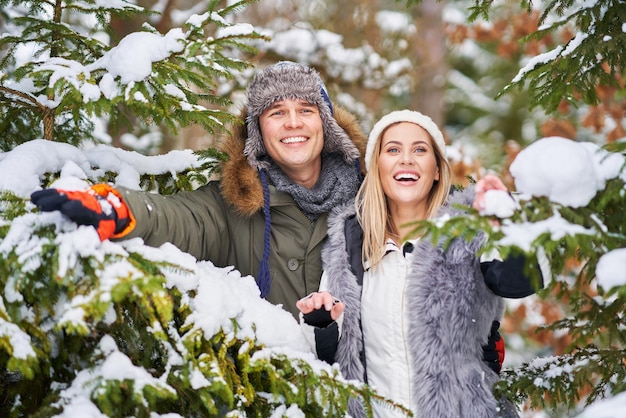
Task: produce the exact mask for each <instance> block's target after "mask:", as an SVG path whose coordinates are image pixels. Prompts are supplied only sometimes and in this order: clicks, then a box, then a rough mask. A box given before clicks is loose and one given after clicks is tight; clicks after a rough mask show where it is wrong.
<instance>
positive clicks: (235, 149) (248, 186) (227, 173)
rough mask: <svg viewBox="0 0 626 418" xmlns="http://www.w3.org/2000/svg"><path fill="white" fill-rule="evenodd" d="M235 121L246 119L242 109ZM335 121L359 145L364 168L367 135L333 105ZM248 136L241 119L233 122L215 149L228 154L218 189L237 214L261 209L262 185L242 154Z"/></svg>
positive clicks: (352, 116) (349, 116)
mask: <svg viewBox="0 0 626 418" xmlns="http://www.w3.org/2000/svg"><path fill="white" fill-rule="evenodd" d="M238 120H239V121H245V120H246V110H245V109H244V110H243V111H242V114H241V117H240V118H238ZM335 120H336V121H337V123H338V124H339V126H341V127H342V128H343V129H344V130H345V131H346V133H347V134H348V136H349V137H350V139H352V142H353V143H354V144H355V145H356V147H357V148H358V150H359V152H360V155H361V157H360V163H361V167H363V168H364V167H365V165H364V163H363V155H364V154H365V146H366V144H367V137H366V136H365V134H364V133H363V131H362V129H361V127H360V126H359V123H358V122H357V120H356V118H355V117H354V115H352V114H351V113H350V112H348V111H347V110H345V109H342V108H340V107H338V106H335ZM247 137H248V135H247V132H246V126H245V124H244V123H243V122H241V123H238V124H234V126H233V127H232V134H231V135H229V136H228V137H226V138H224V139H222V140H221V141H220V143H219V144H218V149H219V150H220V151H222V152H224V153H225V154H226V155H227V156H228V161H225V162H224V163H222V165H221V184H220V188H221V193H222V196H223V197H224V200H225V201H226V202H227V203H228V204H230V205H231V206H233V207H234V208H235V210H236V211H237V212H238V213H240V214H242V215H245V216H252V215H253V214H255V213H256V212H258V211H259V210H262V209H263V186H262V184H261V180H260V178H259V174H258V172H257V170H256V169H254V168H253V167H251V166H250V164H249V163H248V160H247V159H246V157H245V155H244V153H243V151H244V147H245V143H246V138H247ZM363 168H362V170H363Z"/></svg>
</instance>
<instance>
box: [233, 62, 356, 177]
mask: <svg viewBox="0 0 626 418" xmlns="http://www.w3.org/2000/svg"><path fill="white" fill-rule="evenodd" d="M285 99H303V100H306V101H307V102H309V103H312V104H315V105H317V107H318V109H319V112H320V116H321V118H322V128H323V130H324V148H323V149H322V153H323V154H332V153H334V154H339V155H341V156H343V158H344V160H345V161H346V163H349V164H352V163H353V162H354V161H355V160H356V159H358V158H359V151H358V149H357V148H356V146H355V145H354V143H353V142H352V140H351V139H350V137H348V134H347V133H346V132H345V131H344V130H343V129H342V128H341V127H340V126H339V125H338V124H337V121H336V120H335V118H334V117H333V106H332V103H331V101H330V98H329V97H328V93H327V91H326V86H324V83H323V82H322V79H321V78H320V76H319V74H318V73H317V72H316V71H315V70H314V69H312V68H310V67H307V66H304V65H301V64H297V63H295V62H289V61H281V62H278V63H276V64H274V65H272V66H270V67H267V68H265V69H264V70H262V71H260V72H258V73H257V74H256V75H255V76H254V79H253V80H252V82H251V83H250V86H249V87H248V93H247V100H246V111H247V116H246V127H247V131H248V138H247V139H246V145H245V148H244V154H245V155H246V158H247V159H248V163H249V164H250V165H251V166H252V167H254V168H256V169H257V170H260V169H262V168H268V167H269V163H268V162H267V161H262V160H261V158H262V157H263V156H265V155H267V151H266V149H265V145H264V144H263V137H262V135H261V128H260V125H259V116H260V115H261V113H263V111H265V110H266V109H268V108H269V107H270V106H271V105H272V104H273V103H274V102H276V101H279V100H285Z"/></svg>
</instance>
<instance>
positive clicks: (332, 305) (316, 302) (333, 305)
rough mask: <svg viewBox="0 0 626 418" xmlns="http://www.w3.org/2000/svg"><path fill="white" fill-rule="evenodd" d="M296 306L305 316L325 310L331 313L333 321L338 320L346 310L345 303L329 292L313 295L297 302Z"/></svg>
mask: <svg viewBox="0 0 626 418" xmlns="http://www.w3.org/2000/svg"><path fill="white" fill-rule="evenodd" d="M296 306H297V307H298V309H300V312H302V313H303V314H305V315H306V314H308V313H311V312H313V311H316V310H319V309H322V308H324V309H325V310H326V311H328V312H330V317H331V318H332V320H333V321H335V320H337V318H339V317H340V316H341V314H342V313H343V311H344V309H345V305H344V304H343V302H342V301H340V300H339V299H336V298H335V297H333V295H331V294H330V293H329V292H315V293H311V294H310V295H309V296H307V297H305V298H302V299H300V300H299V301H297V302H296Z"/></svg>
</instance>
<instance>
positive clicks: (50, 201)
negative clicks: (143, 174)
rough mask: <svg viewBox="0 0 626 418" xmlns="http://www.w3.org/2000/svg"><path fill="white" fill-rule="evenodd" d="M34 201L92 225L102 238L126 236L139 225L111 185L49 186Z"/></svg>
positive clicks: (37, 194) (40, 205) (48, 210)
mask: <svg viewBox="0 0 626 418" xmlns="http://www.w3.org/2000/svg"><path fill="white" fill-rule="evenodd" d="M30 200H31V201H32V202H33V203H34V204H35V205H37V207H38V208H39V210H41V211H44V212H51V211H55V210H58V211H60V212H61V213H62V214H64V215H65V216H67V217H68V218H70V219H71V220H72V221H74V222H76V223H77V224H78V225H92V226H93V227H94V228H96V231H97V232H98V236H99V237H100V240H101V241H104V240H106V239H109V238H115V237H119V236H123V235H126V233H128V232H130V231H131V230H132V228H134V226H135V219H134V217H133V216H132V213H131V212H130V210H129V209H128V206H126V203H124V201H123V200H122V196H121V195H120V193H119V192H118V191H117V190H115V189H114V188H113V187H111V186H109V185H107V184H96V185H94V186H92V187H90V188H89V189H87V190H85V191H68V190H61V189H45V190H39V191H36V192H34V193H33V194H31V195H30Z"/></svg>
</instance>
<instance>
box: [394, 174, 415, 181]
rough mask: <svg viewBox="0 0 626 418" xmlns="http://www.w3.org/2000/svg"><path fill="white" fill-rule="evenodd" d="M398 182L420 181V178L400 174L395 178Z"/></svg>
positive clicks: (413, 175)
mask: <svg viewBox="0 0 626 418" xmlns="http://www.w3.org/2000/svg"><path fill="white" fill-rule="evenodd" d="M394 179H396V180H419V176H418V175H417V174H413V173H400V174H398V175H396V176H395V177H394Z"/></svg>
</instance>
